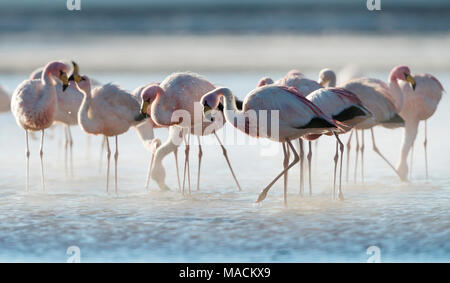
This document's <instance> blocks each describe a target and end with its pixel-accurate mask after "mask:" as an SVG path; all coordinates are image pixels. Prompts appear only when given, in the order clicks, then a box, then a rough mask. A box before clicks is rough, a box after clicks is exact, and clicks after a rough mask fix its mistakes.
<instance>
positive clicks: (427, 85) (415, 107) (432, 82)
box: [390, 66, 444, 181]
mask: <svg viewBox="0 0 450 283" xmlns="http://www.w3.org/2000/svg"><path fill="white" fill-rule="evenodd" d="M394 70H401V71H399V72H404V74H410V72H409V68H408V67H406V66H398V67H396V68H394ZM394 70H393V72H394ZM391 76H394V78H395V77H397V79H399V77H400V78H401V74H398V73H397V74H392V73H391ZM406 79H407V80H408V83H406V82H405V81H402V80H400V82H399V84H398V85H394V87H395V88H396V91H391V92H390V94H391V96H392V99H393V100H394V104H395V105H396V108H397V110H398V111H399V112H400V113H399V114H400V116H401V117H402V118H403V120H405V127H404V130H403V138H402V145H401V152H400V158H399V161H398V164H397V166H396V169H397V171H398V173H399V175H400V178H401V180H402V181H407V180H408V178H407V173H408V165H407V162H406V160H407V158H408V153H409V150H410V149H411V150H412V149H413V146H414V141H415V139H416V137H417V130H418V127H419V122H420V121H425V139H424V143H423V145H424V150H425V176H426V178H427V179H428V156H427V143H428V140H427V120H428V119H429V118H430V117H431V116H432V115H433V114H434V112H435V111H436V109H437V106H438V104H439V102H440V100H441V97H442V93H443V92H444V88H443V86H442V84H441V83H440V82H439V81H438V80H437V79H436V78H435V77H434V76H432V75H430V74H418V75H410V77H408V78H406ZM409 82H411V83H412V87H411V85H410V84H409ZM414 86H415V87H414ZM397 87H398V88H399V89H397ZM391 88H392V87H391ZM411 160H412V155H411Z"/></svg>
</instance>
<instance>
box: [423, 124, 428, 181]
mask: <svg viewBox="0 0 450 283" xmlns="http://www.w3.org/2000/svg"><path fill="white" fill-rule="evenodd" d="M427 144H428V139H427V120H425V140H424V141H423V147H424V149H425V178H426V180H427V181H428V152H427Z"/></svg>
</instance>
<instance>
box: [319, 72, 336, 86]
mask: <svg viewBox="0 0 450 283" xmlns="http://www.w3.org/2000/svg"><path fill="white" fill-rule="evenodd" d="M319 84H320V85H321V86H322V87H335V86H336V74H335V73H334V71H333V70H331V69H323V70H321V71H320V73H319Z"/></svg>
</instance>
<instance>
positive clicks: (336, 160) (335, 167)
mask: <svg viewBox="0 0 450 283" xmlns="http://www.w3.org/2000/svg"><path fill="white" fill-rule="evenodd" d="M333 160H334V174H333V199H335V198H336V172H337V164H338V161H339V152H338V142H337V140H336V153H335V154H334V159H333Z"/></svg>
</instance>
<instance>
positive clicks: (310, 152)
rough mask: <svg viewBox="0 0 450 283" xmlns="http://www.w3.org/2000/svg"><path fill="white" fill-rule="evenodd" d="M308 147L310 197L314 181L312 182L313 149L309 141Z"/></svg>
mask: <svg viewBox="0 0 450 283" xmlns="http://www.w3.org/2000/svg"><path fill="white" fill-rule="evenodd" d="M308 147H309V152H308V156H307V157H306V158H307V159H308V177H309V196H312V180H311V160H312V148H311V141H308Z"/></svg>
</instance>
